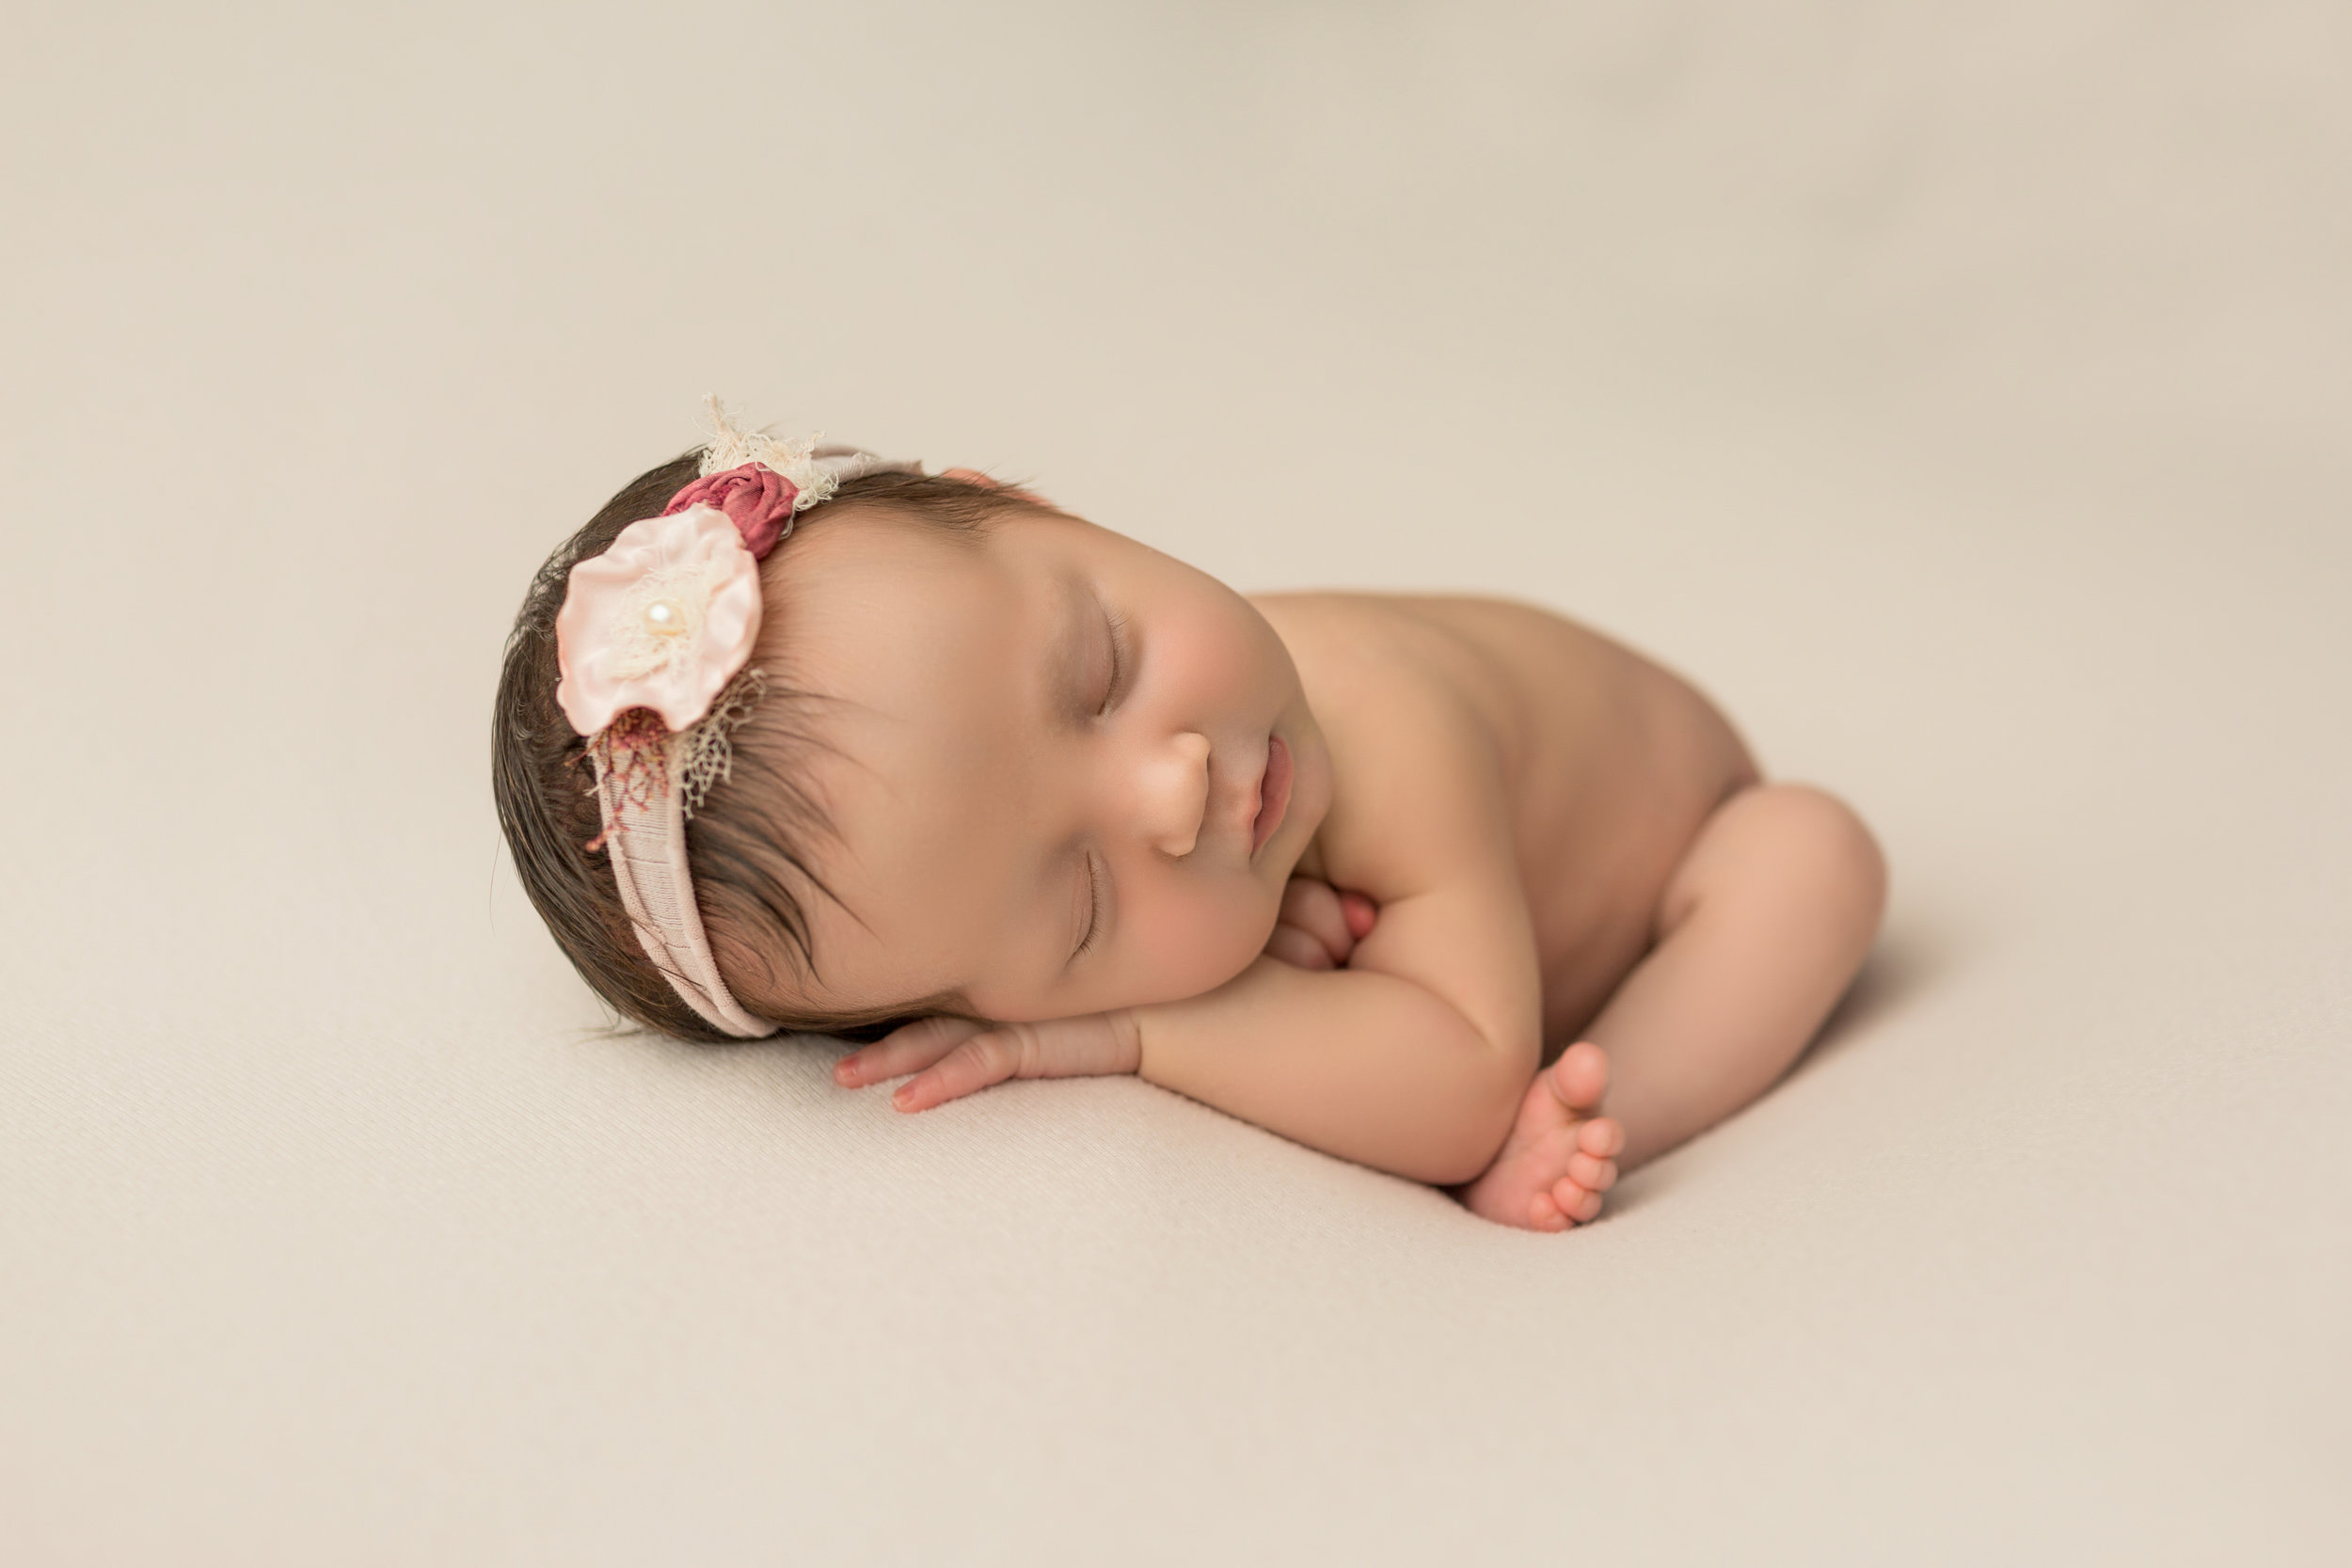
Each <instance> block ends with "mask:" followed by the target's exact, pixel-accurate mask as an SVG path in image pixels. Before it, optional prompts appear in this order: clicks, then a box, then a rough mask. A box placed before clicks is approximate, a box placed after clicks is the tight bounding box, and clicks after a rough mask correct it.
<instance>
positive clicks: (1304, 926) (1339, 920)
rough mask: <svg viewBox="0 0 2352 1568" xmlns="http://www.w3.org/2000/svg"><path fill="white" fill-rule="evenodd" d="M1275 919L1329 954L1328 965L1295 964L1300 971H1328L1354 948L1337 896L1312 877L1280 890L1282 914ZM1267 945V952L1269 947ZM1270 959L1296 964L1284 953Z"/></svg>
mask: <svg viewBox="0 0 2352 1568" xmlns="http://www.w3.org/2000/svg"><path fill="white" fill-rule="evenodd" d="M1276 918H1278V919H1279V921H1280V922H1281V923H1282V925H1284V926H1288V927H1294V928H1295V929H1296V930H1298V931H1299V932H1301V933H1303V934H1304V935H1306V936H1309V937H1311V938H1313V939H1314V940H1315V941H1316V942H1320V943H1321V944H1322V946H1323V950H1324V951H1325V952H1326V953H1327V954H1328V955H1330V959H1331V962H1330V963H1327V964H1298V967H1299V968H1301V969H1310V968H1311V969H1328V968H1330V967H1331V965H1332V964H1342V963H1345V962H1346V961H1347V956H1348V954H1350V953H1352V952H1354V951H1355V949H1356V939H1355V937H1354V936H1352V935H1350V934H1349V932H1348V929H1347V916H1346V913H1345V911H1343V910H1342V908H1341V906H1340V895H1339V894H1338V893H1337V892H1335V891H1334V890H1333V889H1332V886H1331V884H1330V883H1328V882H1326V881H1321V880H1318V879H1315V878H1313V877H1293V878H1292V879H1290V885H1289V886H1287V887H1285V888H1284V889H1283V890H1282V912H1281V913H1280V914H1279V916H1277V917H1276ZM1267 945H1268V949H1269V951H1271V949H1272V944H1271V943H1268V944H1267ZM1274 956H1275V957H1276V958H1280V959H1282V961H1283V962H1285V963H1297V960H1296V959H1295V958H1290V957H1289V956H1287V955H1286V954H1282V953H1276V954H1275V955H1274Z"/></svg>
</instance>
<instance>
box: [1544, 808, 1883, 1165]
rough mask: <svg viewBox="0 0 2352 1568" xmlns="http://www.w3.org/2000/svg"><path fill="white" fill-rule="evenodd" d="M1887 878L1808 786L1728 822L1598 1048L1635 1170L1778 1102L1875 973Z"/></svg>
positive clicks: (1692, 866) (1715, 821) (1596, 1024)
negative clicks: (1854, 988) (1765, 1099)
mask: <svg viewBox="0 0 2352 1568" xmlns="http://www.w3.org/2000/svg"><path fill="white" fill-rule="evenodd" d="M1885 901H1886V863H1885V862H1884V860H1883V858H1882V857H1881V856H1880V854H1879V848H1878V845H1877V843H1876V842H1875V841H1873V840H1872V838H1871V837H1870V832H1869V830H1868V829H1867V828H1865V827H1864V826H1863V825H1862V822H1861V819H1860V818H1858V817H1856V816H1854V814H1853V813H1852V812H1851V811H1850V810H1848V809H1847V808H1846V806H1845V805H1844V804H1843V803H1842V802H1841V801H1839V800H1836V798H1835V797H1833V796H1830V795H1826V794H1823V793H1822V792H1821V791H1820V790H1818V789H1810V788H1807V787H1805V786H1804V785H1802V784H1766V785H1760V786H1758V787H1756V788H1753V789H1746V790H1742V791H1740V793H1739V794H1738V795H1735V796H1733V797H1732V798H1731V799H1730V800H1726V801H1724V804H1723V805H1721V806H1720V807H1718V808H1716V811H1715V813H1714V815H1713V816H1710V817H1708V820H1707V825H1706V826H1705V827H1704V828H1702V829H1701V830H1700V832H1699V836H1698V838H1697V839H1696V840H1695V841H1693V843H1692V846H1691V847H1690V849H1689V851H1688V852H1686V853H1685V854H1684V856H1683V858H1682V863H1681V864H1680V865H1679V866H1677V868H1676V869H1675V874H1674V876H1673V877H1672V878H1671V879H1669V880H1668V882H1667V884H1666V891H1665V894H1664V895H1663V896H1662V897H1661V899H1660V900H1659V906H1658V913H1657V919H1656V931H1655V937H1656V940H1655V944H1654V945H1653V946H1652V948H1651V949H1650V952H1649V955H1648V956H1647V957H1646V958H1644V959H1643V960H1642V961H1641V963H1640V964H1639V965H1637V966H1636V967H1635V968H1634V970H1633V973H1632V974H1629V975H1628V976H1627V977H1626V980H1625V983H1624V984H1623V985H1621V986H1619V987H1618V988H1617V991H1616V994H1615V995H1614V996H1613V997H1611V998H1610V1000H1609V1004H1608V1006H1605V1007H1603V1008H1602V1009H1601V1013H1600V1016H1599V1017H1598V1018H1597V1019H1595V1020H1594V1021H1593V1022H1592V1024H1591V1025H1590V1027H1589V1028H1587V1029H1586V1031H1585V1038H1587V1039H1590V1040H1592V1041H1594V1042H1596V1043H1597V1044H1598V1045H1599V1046H1600V1047H1601V1048H1602V1049H1603V1050H1605V1051H1607V1052H1608V1053H1609V1064H1610V1085H1609V1096H1608V1100H1607V1101H1606V1105H1605V1108H1606V1109H1607V1110H1608V1112H1609V1114H1610V1115H1611V1116H1612V1117H1614V1118H1615V1119H1616V1121H1617V1122H1618V1124H1619V1125H1620V1126H1622V1127H1623V1128H1624V1130H1625V1151H1624V1153H1623V1154H1622V1155H1621V1156H1620V1157H1619V1163H1620V1164H1622V1165H1623V1166H1625V1167H1626V1168H1628V1169H1630V1168H1631V1167H1632V1166H1634V1165H1637V1164H1641V1163H1642V1162H1643V1161H1645V1160H1648V1159H1652V1158H1654V1157H1655V1156H1657V1155H1660V1154H1663V1153H1664V1152H1665V1151H1666V1150H1668V1149H1670V1148H1674V1147H1675V1146H1676V1145H1677V1144H1679V1143H1681V1142H1682V1141H1683V1140H1685V1139H1687V1138H1690V1137H1693V1136H1695V1135H1696V1134H1698V1133H1700V1132H1705V1131H1706V1130H1707V1129H1708V1128H1709V1127H1712V1126H1713V1125H1714V1124H1715V1123H1717V1122H1719V1121H1721V1120H1723V1118H1724V1117H1727V1116H1729V1115H1731V1113H1732V1112H1734V1111H1737V1110H1738V1109H1740V1107H1741V1106H1742V1105H1745V1104H1747V1103H1748V1102H1749V1101H1752V1100H1755V1099H1756V1097H1758V1096H1759V1095H1761V1094H1762V1093H1763V1092H1764V1091H1765V1090H1766V1089H1768V1088H1770V1087H1771V1086H1772V1082H1773V1080H1774V1079H1776V1078H1778V1077H1779V1076H1780V1075H1781V1074H1782V1073H1783V1072H1784V1071H1786V1070H1787V1069H1788V1065H1789V1064H1790V1063H1791V1062H1793V1061H1795V1060H1796V1059H1797V1056H1798V1054H1799V1053H1801V1052H1803V1051H1804V1048H1805V1045H1806V1043H1807V1042H1808V1041H1810V1040H1811V1039H1812V1038H1813V1035H1814V1031H1816V1030H1817V1029H1819V1028H1820V1026H1821V1021H1822V1020H1823V1019H1825V1018H1827V1017H1828V1016H1829V1010H1830V1008H1831V1007H1833V1006H1836V1002H1837V999H1838V997H1839V996H1840V995H1842V994H1844V992H1845V990H1846V987H1847V985H1848V984H1849V983H1851V981H1852V979H1853V976H1854V972H1855V971H1856V970H1858V969H1859V968H1861V966H1862V959H1863V956H1864V955H1865V954H1867V952H1868V951H1869V948H1870V942H1871V939H1872V938H1873V937H1874V936H1876V934H1877V932H1878V925H1879V915H1880V913H1881V911H1883V908H1884V907H1885Z"/></svg>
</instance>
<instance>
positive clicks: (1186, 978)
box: [1117, 887, 1278, 1006]
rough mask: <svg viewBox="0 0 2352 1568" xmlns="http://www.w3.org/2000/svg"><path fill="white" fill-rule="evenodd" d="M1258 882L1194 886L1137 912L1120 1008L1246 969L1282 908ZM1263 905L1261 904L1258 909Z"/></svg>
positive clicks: (1167, 997) (1169, 998)
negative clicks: (1267, 898) (1268, 899)
mask: <svg viewBox="0 0 2352 1568" xmlns="http://www.w3.org/2000/svg"><path fill="white" fill-rule="evenodd" d="M1258 891H1259V890H1257V889H1255V888H1254V887H1247V888H1245V887H1236V888H1215V889H1202V890H1190V891H1187V892H1184V893H1183V894H1176V895H1170V896H1168V897H1165V898H1161V899H1157V900H1154V901H1152V904H1151V905H1150V906H1149V907H1147V908H1143V909H1138V910H1136V911H1134V918H1133V919H1132V920H1131V921H1130V922H1129V923H1128V929H1127V930H1125V931H1123V932H1121V933H1120V934H1121V936H1122V937H1123V938H1124V939H1126V943H1125V944H1126V949H1127V950H1126V953H1125V955H1124V957H1125V960H1126V961H1125V962H1123V963H1121V964H1120V981H1121V984H1120V990H1123V991H1133V992H1134V993H1135V994H1133V995H1126V996H1121V997H1120V1000H1119V1002H1118V1004H1117V1005H1118V1006H1148V1005H1149V1004H1151V1003H1154V1002H1180V1001H1183V1000H1184V998H1186V997H1191V996H1199V995H1200V994H1202V993H1203V992H1206V991H1212V990H1216V988H1217V987H1219V986H1221V985H1223V984H1224V983H1225V982H1226V981H1228V980H1231V979H1232V978H1233V976H1235V975H1236V974H1240V973H1241V972H1242V971H1243V970H1245V969H1248V967H1249V965H1250V963H1251V962H1252V961H1253V960H1255V959H1256V958H1257V957H1258V955H1259V954H1260V953H1261V952H1263V951H1264V949H1265V944H1266V938H1267V937H1268V936H1270V935H1272V934H1273V931H1274V918H1275V914H1276V911H1277V908H1278V906H1277V905H1276V904H1272V903H1268V902H1266V901H1265V900H1264V899H1263V898H1262V897H1260V896H1258ZM1262 905H1263V908H1261V906H1262Z"/></svg>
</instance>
